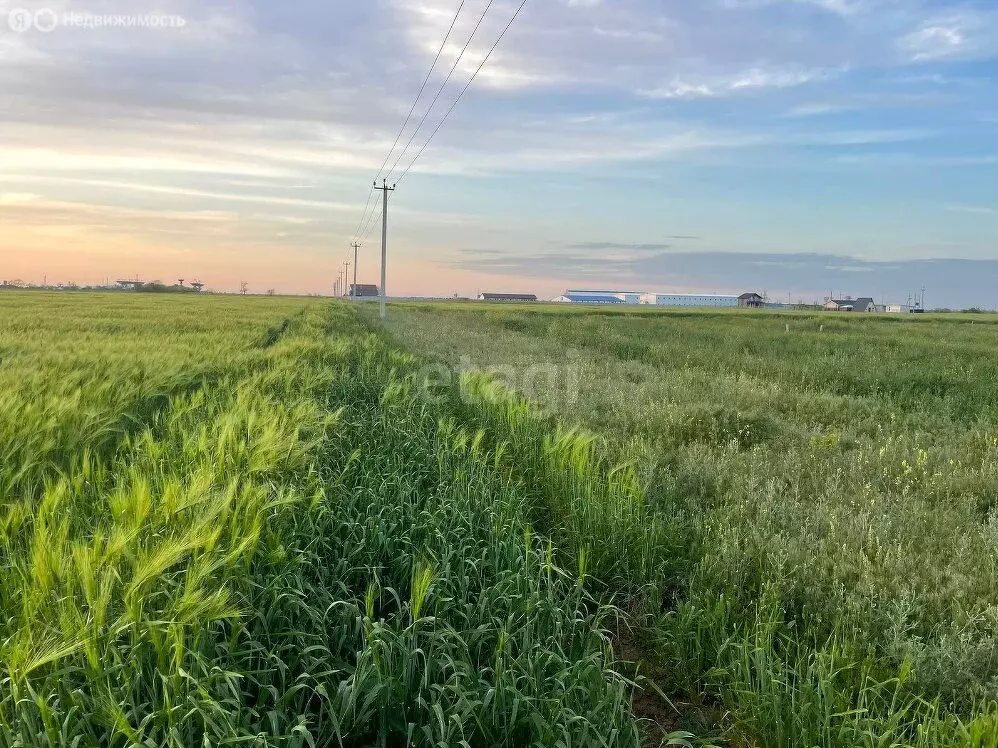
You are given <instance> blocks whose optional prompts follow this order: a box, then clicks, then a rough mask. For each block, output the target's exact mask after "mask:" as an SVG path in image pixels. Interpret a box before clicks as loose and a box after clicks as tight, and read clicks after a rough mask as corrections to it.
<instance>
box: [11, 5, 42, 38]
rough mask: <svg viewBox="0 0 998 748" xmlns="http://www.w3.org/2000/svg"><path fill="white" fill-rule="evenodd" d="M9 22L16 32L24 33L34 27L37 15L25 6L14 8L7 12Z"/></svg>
mask: <svg viewBox="0 0 998 748" xmlns="http://www.w3.org/2000/svg"><path fill="white" fill-rule="evenodd" d="M7 23H8V24H9V25H10V28H11V30H12V31H14V32H15V33H18V34H24V33H26V32H28V31H31V29H32V28H34V25H35V16H34V14H33V13H32V12H31V11H30V10H27V9H25V8H14V9H13V10H12V11H10V12H9V13H8V14H7Z"/></svg>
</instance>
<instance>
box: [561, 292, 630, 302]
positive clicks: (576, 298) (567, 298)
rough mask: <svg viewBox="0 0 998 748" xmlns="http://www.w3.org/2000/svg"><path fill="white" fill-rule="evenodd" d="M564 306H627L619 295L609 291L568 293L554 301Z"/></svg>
mask: <svg viewBox="0 0 998 748" xmlns="http://www.w3.org/2000/svg"><path fill="white" fill-rule="evenodd" d="M554 301H557V302H559V303H562V304H626V303H627V302H626V301H624V300H623V299H622V298H620V296H619V295H618V294H614V293H610V292H608V291H567V292H566V293H565V294H564V295H562V296H559V297H558V298H556V299H554Z"/></svg>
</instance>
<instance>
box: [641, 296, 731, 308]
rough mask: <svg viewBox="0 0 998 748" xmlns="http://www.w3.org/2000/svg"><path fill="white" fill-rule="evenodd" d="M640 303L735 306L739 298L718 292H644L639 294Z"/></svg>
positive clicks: (684, 305) (681, 305) (676, 305)
mask: <svg viewBox="0 0 998 748" xmlns="http://www.w3.org/2000/svg"><path fill="white" fill-rule="evenodd" d="M641 303H642V304H653V305H655V306H675V307H689V306H693V307H736V306H738V305H739V299H738V297H737V296H722V295H718V294H685V293H646V294H642V295H641Z"/></svg>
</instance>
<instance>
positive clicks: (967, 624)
mask: <svg viewBox="0 0 998 748" xmlns="http://www.w3.org/2000/svg"><path fill="white" fill-rule="evenodd" d="M373 315H374V310H373V309H368V308H366V307H363V306H360V305H358V306H357V307H354V306H352V305H348V304H345V303H329V302H321V301H314V300H310V301H305V300H301V299H298V300H296V299H284V298H234V297H228V298H226V297H210V298H209V297H194V296H191V297H170V296H165V295H164V296H162V297H158V296H157V297H145V298H143V297H140V296H131V295H117V294H114V295H99V294H74V295H72V296H68V295H67V296H63V295H61V294H48V295H46V294H27V293H16V292H14V293H7V294H3V295H0V454H2V455H3V457H4V460H3V462H2V463H0V746H43V745H44V746H67V747H68V746H74V747H75V746H107V745H110V746H132V745H140V744H141V745H149V746H159V745H167V746H177V747H179V746H190V745H212V746H214V745H236V744H239V745H256V746H288V747H290V746H304V745H312V746H370V745H376V746H402V745H413V746H429V745H434V746H443V745H446V746H451V745H454V746H458V745H464V746H468V747H469V748H472V747H474V748H478V747H479V746H526V745H538V746H540V745H543V746H555V745H563V746H594V745H596V746H614V747H616V746H622V747H625V746H626V747H631V746H635V747H636V746H640V745H656V746H657V745H658V744H659V742H663V743H668V742H669V741H672V744H684V741H689V740H692V741H695V739H694V738H692V736H684V733H680V732H674V733H672V734H671V735H666V736H665V737H664V738H663V737H662V735H663V733H664V732H669V730H672V729H677V730H678V729H679V728H680V727H683V728H689V730H690V732H695V733H698V734H700V735H701V738H703V739H708V738H709V739H711V740H712V741H713V742H722V743H727V744H731V745H759V746H767V747H768V746H800V747H801V748H811V747H812V746H836V747H837V746H842V747H843V748H845V747H846V746H850V747H851V746H869V747H870V748H874V747H877V748H880V747H881V746H920V747H921V746H926V747H928V746H944V747H946V746H975V747H977V748H998V707H996V706H995V704H994V700H995V698H996V697H998V661H996V659H995V652H994V649H995V631H996V623H998V621H996V613H995V611H996V610H998V582H996V581H995V580H996V579H998V574H996V573H995V572H996V571H998V569H996V568H995V566H996V564H998V561H996V559H998V553H996V551H998V531H996V528H998V513H996V512H998V510H996V506H998V493H996V488H995V486H996V485H998V482H996V478H998V474H996V471H998V399H996V397H998V396H996V395H995V394H994V389H993V387H992V385H991V383H992V382H993V381H995V380H996V379H998V376H996V375H998V371H996V369H998V363H996V362H995V361H993V360H992V359H993V357H992V355H991V352H992V351H993V350H994V349H995V346H996V344H998V326H996V325H995V324H994V323H993V322H992V318H990V317H987V316H980V317H968V316H962V315H947V316H946V317H932V316H926V317H925V318H919V319H909V318H886V317H881V316H864V317H858V316H857V317H847V316H846V315H842V316H835V315H794V314H779V315H776V314H766V313H755V314H745V313H738V312H710V313H704V312H663V311H661V310H612V311H611V310H576V309H561V308H551V307H544V306H525V307H521V306H517V307H492V306H481V305H456V304H455V305H397V306H395V305H393V307H392V309H391V314H390V318H389V323H388V325H387V327H385V328H383V327H382V326H381V325H380V324H379V323H378V322H377V321H376V320H375V319H374V318H373ZM788 328H789V331H788ZM441 362H444V363H446V364H447V365H448V366H444V367H441V365H440V364H441ZM450 365H455V368H454V369H453V370H452V369H451V368H449V367H450ZM451 372H453V373H451ZM628 627H630V630H631V633H630V634H625V633H623V632H624V630H625V629H626V628H628ZM634 649H637V650H638V651H637V653H636V654H635V653H634V652H632V650H634ZM622 656H623V657H628V658H636V659H640V660H641V661H642V662H641V664H640V665H639V666H638V667H637V670H636V671H635V668H634V667H633V666H631V665H629V664H627V663H624V662H621V661H620V658H621V657H622ZM648 678H650V679H652V680H653V681H654V684H651V683H649V681H648V680H647V679H648ZM658 691H662V692H663V693H664V695H665V696H668V697H669V698H670V699H671V702H672V703H675V704H676V705H677V707H678V709H677V710H676V713H675V714H669V707H668V704H669V703H670V702H669V701H667V700H665V699H658V697H657V696H655V694H656V693H657V692H658ZM635 695H638V696H640V697H641V698H640V699H638V700H637V701H633V698H634V696H635ZM651 702H657V707H656V709H655V710H649V706H648V705H649V703H651ZM632 709H636V710H637V714H635V713H634V712H633V711H632ZM652 713H654V714H655V715H656V716H658V717H659V718H661V719H662V722H663V724H662V725H661V726H660V727H664V728H665V729H664V731H663V730H662V729H659V730H658V731H654V730H651V729H650V726H649V725H648V723H647V722H646V721H645V720H644V719H642V718H643V717H645V716H650V715H651V714H652ZM663 714H665V715H667V716H665V717H664V718H662V715H663Z"/></svg>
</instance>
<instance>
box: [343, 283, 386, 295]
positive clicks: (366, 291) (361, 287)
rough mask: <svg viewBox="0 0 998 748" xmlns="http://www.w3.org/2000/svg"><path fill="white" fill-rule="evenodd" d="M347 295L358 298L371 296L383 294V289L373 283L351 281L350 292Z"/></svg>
mask: <svg viewBox="0 0 998 748" xmlns="http://www.w3.org/2000/svg"><path fill="white" fill-rule="evenodd" d="M347 295H348V296H351V297H357V298H370V297H372V296H381V289H379V288H378V287H377V286H376V285H374V284H373V283H351V284H350V292H349V293H348V294H347Z"/></svg>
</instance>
